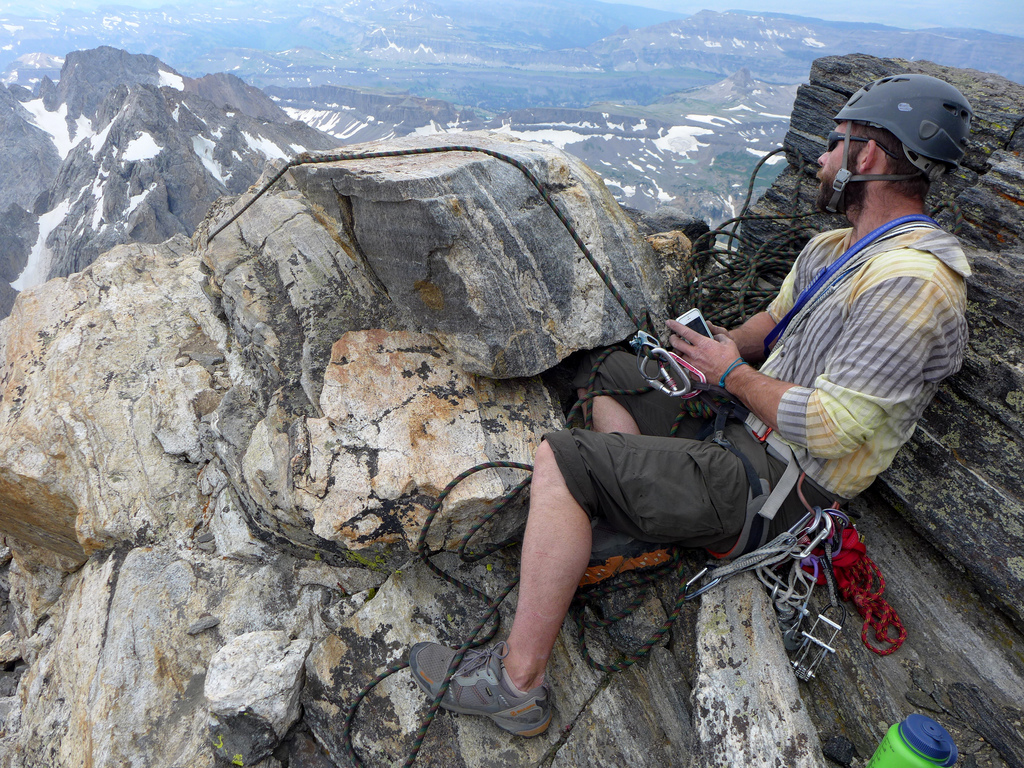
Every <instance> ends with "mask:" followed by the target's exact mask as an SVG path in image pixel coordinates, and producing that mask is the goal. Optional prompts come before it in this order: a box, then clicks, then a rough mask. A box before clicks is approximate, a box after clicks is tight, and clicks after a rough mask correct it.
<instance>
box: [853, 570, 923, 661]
mask: <svg viewBox="0 0 1024 768" xmlns="http://www.w3.org/2000/svg"><path fill="white" fill-rule="evenodd" d="M836 571H837V573H836V577H837V579H838V580H839V593H840V594H841V595H842V597H843V599H844V600H848V601H850V602H852V603H853V604H854V606H855V607H856V608H857V613H859V614H860V615H861V617H862V618H863V619H864V626H863V628H862V629H861V633H860V639H861V640H862V641H863V642H864V645H865V646H866V647H867V648H868V650H870V651H872V652H873V653H877V654H878V655H879V656H888V655H889V654H890V653H894V652H895V651H897V650H899V648H900V646H901V645H903V641H904V640H906V639H907V630H906V628H905V627H904V626H903V621H902V620H901V619H900V617H899V615H898V614H897V613H896V610H895V609H894V608H893V607H892V606H891V605H889V603H888V602H886V600H885V599H884V598H883V597H882V593H884V592H885V579H884V578H883V577H882V572H881V570H879V568H878V566H877V565H876V564H875V562H874V561H873V560H872V559H871V558H870V557H868V556H867V555H866V554H865V555H864V556H863V557H861V558H860V559H859V560H858V561H857V562H856V563H854V564H853V565H850V566H847V567H845V568H843V569H838V568H837V569H836ZM876 579H877V580H878V586H877V587H875V580H876ZM869 628H871V629H873V630H874V631H875V640H876V641H877V642H878V643H880V646H876V645H873V644H872V643H871V641H870V640H868V629H869ZM893 632H895V637H893V636H892V633H893Z"/></svg>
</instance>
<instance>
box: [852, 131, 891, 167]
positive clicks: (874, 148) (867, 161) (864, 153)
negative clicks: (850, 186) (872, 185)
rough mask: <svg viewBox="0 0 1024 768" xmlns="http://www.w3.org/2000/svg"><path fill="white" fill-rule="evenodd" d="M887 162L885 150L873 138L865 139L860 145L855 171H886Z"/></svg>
mask: <svg viewBox="0 0 1024 768" xmlns="http://www.w3.org/2000/svg"><path fill="white" fill-rule="evenodd" d="M888 172H889V162H888V159H887V158H886V155H885V152H883V151H882V148H881V147H879V146H878V144H877V143H876V142H875V140H874V139H870V140H869V141H866V142H865V143H864V144H863V146H861V150H860V154H858V155H857V168H856V171H855V173H857V174H858V175H860V174H871V173H888Z"/></svg>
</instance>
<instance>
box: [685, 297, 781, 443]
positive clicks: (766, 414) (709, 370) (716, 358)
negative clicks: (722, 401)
mask: <svg viewBox="0 0 1024 768" xmlns="http://www.w3.org/2000/svg"><path fill="white" fill-rule="evenodd" d="M765 317H768V315H767V313H764V312H762V313H761V314H759V315H755V316H754V318H752V320H748V321H747V322H746V323H744V324H743V325H742V326H740V328H738V329H736V330H735V331H733V332H731V333H729V332H726V333H718V331H720V330H724V329H722V328H719V327H718V326H711V329H712V332H714V334H715V338H713V339H709V338H708V337H707V336H702V335H701V334H699V333H697V332H696V331H691V330H690V329H689V328H687V327H686V326H685V325H682V324H680V323H677V322H676V321H675V320H669V321H668V329H669V330H670V331H671V332H672V335H670V336H669V337H668V341H669V344H671V345H672V349H673V350H675V352H676V354H678V355H679V356H680V357H681V358H683V359H684V360H685V361H686V362H688V363H689V364H690V365H692V366H693V367H694V368H696V369H697V370H698V371H700V372H701V373H703V374H704V375H705V376H706V377H707V380H708V383H709V384H718V383H719V382H720V381H721V379H722V374H723V373H725V372H726V370H728V368H729V366H730V365H732V364H733V363H734V362H736V358H738V357H741V355H740V347H739V346H737V344H736V341H734V340H733V335H734V334H739V335H740V336H741V337H742V336H744V334H745V335H746V336H749V337H751V338H752V339H756V337H757V333H759V332H760V329H761V327H763V326H764V325H767V324H768V323H770V324H771V325H774V321H773V320H771V318H770V317H768V320H767V321H765V320H764V318H765ZM751 329H753V332H750V333H747V331H749V330H751ZM769 330H770V328H769ZM760 338H761V339H763V338H764V336H763V335H762V336H761V337H760ZM756 347H757V344H755V343H754V342H753V341H750V340H748V341H747V342H745V344H744V348H748V349H752V350H754V351H755V352H760V350H759V349H756ZM754 359H760V356H759V357H757V358H754ZM725 384H726V389H728V390H729V393H730V394H732V395H733V396H734V397H736V398H737V399H738V400H739V401H740V402H742V403H743V404H744V405H745V406H747V408H749V409H750V410H751V411H753V412H754V413H755V414H757V416H758V417H759V418H760V419H761V421H763V422H764V423H765V424H767V425H768V426H769V427H771V428H772V429H777V428H778V426H779V424H778V413H779V403H780V402H781V400H782V395H783V394H785V392H786V390H788V389H790V388H791V387H793V386H795V385H794V384H791V383H789V382H786V381H779V380H778V379H773V378H771V377H769V376H765V375H764V374H763V373H761V372H759V371H756V370H754V369H753V368H752V367H751V366H749V365H738V366H736V367H735V368H733V369H732V370H731V371H730V372H729V376H728V377H727V378H726V381H725Z"/></svg>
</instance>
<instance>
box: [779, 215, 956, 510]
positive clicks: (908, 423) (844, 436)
mask: <svg viewBox="0 0 1024 768" xmlns="http://www.w3.org/2000/svg"><path fill="white" fill-rule="evenodd" d="M851 233H852V230H850V229H842V230H835V231H832V232H826V233H824V234H821V235H818V236H816V237H815V238H813V239H812V240H811V241H810V242H809V243H808V244H807V247H806V248H804V250H803V252H802V253H801V254H800V257H799V258H798V259H797V261H796V263H795V264H794V266H793V269H792V270H791V271H790V273H789V275H788V276H787V277H786V279H785V281H784V282H783V284H782V288H781V289H780V291H779V295H778V296H777V297H776V298H775V300H774V301H773V302H772V304H771V305H770V306H769V308H768V312H769V314H770V315H771V316H772V318H773V319H774V320H775V321H776V322H778V321H779V320H780V319H781V318H782V317H783V316H785V314H786V313H787V312H788V311H789V309H790V308H791V307H792V306H793V304H794V302H795V301H796V298H797V296H799V294H800V291H801V290H803V289H804V287H806V286H807V285H810V284H811V283H812V282H813V280H814V278H815V277H816V276H817V275H818V274H819V273H820V271H821V270H823V269H824V268H825V267H827V266H828V265H829V264H831V263H832V262H833V261H835V260H836V259H837V258H839V256H841V255H842V254H843V253H844V252H845V251H846V249H847V248H848V247H849V246H850V237H851ZM854 264H856V265H857V269H856V270H855V271H854V272H853V274H852V275H850V276H848V277H846V278H845V279H843V280H842V281H840V282H839V283H838V284H837V285H835V287H834V289H833V290H831V291H830V290H828V289H827V288H826V289H825V290H823V291H821V292H819V293H818V295H817V296H816V297H814V298H813V299H812V300H811V301H809V302H808V303H807V305H806V306H805V307H804V308H803V309H802V310H801V311H800V312H799V314H797V316H796V317H794V318H793V321H792V322H791V323H790V324H789V327H788V328H787V329H786V331H785V332H784V333H783V334H782V336H781V337H780V338H779V340H778V342H777V343H776V345H775V348H774V349H773V350H772V353H771V355H770V356H769V358H768V359H767V360H766V361H765V363H764V365H763V366H762V367H761V371H762V373H765V374H767V375H768V376H771V377H773V378H776V379H780V380H782V381H788V382H792V383H794V384H796V385H797V386H795V387H793V388H791V389H790V390H788V391H787V392H786V393H785V394H784V395H783V396H782V401H781V402H780V404H779V411H778V430H777V431H776V434H777V435H779V436H780V437H781V438H782V439H783V440H785V441H786V442H787V443H789V444H790V446H791V447H792V448H793V452H794V455H795V456H796V458H797V461H799V463H800V466H801V468H802V469H803V470H804V471H805V472H807V474H808V476H809V477H811V478H812V479H813V480H815V481H816V482H817V483H818V484H819V485H821V486H823V487H824V488H826V489H828V490H829V491H831V492H833V493H836V494H838V495H840V496H843V497H846V498H851V497H853V496H855V495H856V494H857V493H859V492H860V491H862V490H864V489H865V488H867V487H868V486H869V485H870V484H871V482H872V481H873V480H874V479H875V476H876V475H878V473H879V472H881V471H883V470H884V469H885V468H886V467H888V466H889V464H890V463H891V462H892V460H893V457H894V456H895V455H896V451H897V450H899V448H900V446H901V445H903V444H904V443H905V442H906V441H907V440H909V439H910V436H911V435H912V434H913V433H914V427H915V424H916V423H917V420H918V419H919V418H920V416H921V414H922V412H923V411H924V409H925V406H927V405H928V403H929V402H930V401H931V399H932V396H933V395H934V394H935V391H936V389H938V386H939V382H941V381H942V380H943V379H945V378H946V377H947V376H949V375H951V374H953V373H955V372H956V371H958V370H959V369H960V365H961V363H962V362H963V355H964V350H965V348H966V346H967V321H966V319H965V316H964V315H965V311H966V303H967V291H966V285H965V283H964V278H965V277H967V276H968V275H970V273H971V270H970V267H969V265H968V263H967V259H966V257H965V256H964V253H963V251H962V250H961V248H960V244H959V242H958V241H957V240H956V238H955V237H953V236H952V235H949V234H947V233H945V232H943V231H941V230H938V229H935V228H934V227H930V226H928V225H921V224H912V225H905V226H904V227H898V228H897V229H896V230H893V232H892V233H890V234H889V235H888V236H883V238H881V239H880V240H878V241H876V242H874V243H872V244H871V245H869V246H868V247H867V248H866V249H865V250H864V251H863V252H861V253H860V254H858V255H857V256H855V257H854V260H853V261H852V262H851V264H850V265H848V266H853V265H854ZM844 271H845V270H844Z"/></svg>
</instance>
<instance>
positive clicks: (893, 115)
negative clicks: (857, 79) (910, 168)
mask: <svg viewBox="0 0 1024 768" xmlns="http://www.w3.org/2000/svg"><path fill="white" fill-rule="evenodd" d="M973 116H974V112H973V110H972V109H971V105H970V103H969V102H968V101H967V99H965V98H964V95H963V94H962V93H960V91H958V90H957V89H956V88H954V87H953V86H952V85H950V84H949V83H946V82H944V81H942V80H939V79H938V78H936V77H931V76H930V75H916V74H915V75H911V74H905V75H890V76H888V77H882V78H879V79H878V80H875V81H874V82H873V83H869V84H868V85H865V86H864V87H863V88H861V89H860V90H859V91H857V92H856V93H855V94H853V96H851V97H850V100H849V101H848V102H846V106H844V107H843V108H842V109H841V110H839V114H837V115H836V117H835V119H836V122H842V121H844V120H849V121H851V122H857V123H870V124H871V125H875V126H878V127H879V128H885V129H886V130H888V131H889V132H891V133H892V134H894V135H895V136H896V138H898V139H899V140H900V141H901V142H903V148H904V152H906V155H907V158H908V159H909V160H910V162H912V163H913V164H914V165H915V166H917V167H918V168H920V169H921V170H922V171H923V172H924V174H925V175H926V176H928V177H929V178H935V177H936V176H939V175H941V174H942V173H944V172H945V171H947V170H949V169H952V168H956V167H957V166H958V165H959V164H960V159H961V158H962V157H963V156H964V150H965V149H966V147H967V136H968V134H969V133H970V132H971V118H972V117H973Z"/></svg>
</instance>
